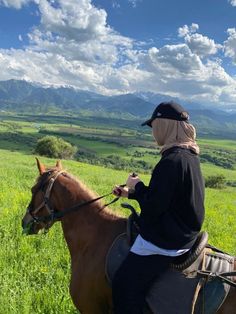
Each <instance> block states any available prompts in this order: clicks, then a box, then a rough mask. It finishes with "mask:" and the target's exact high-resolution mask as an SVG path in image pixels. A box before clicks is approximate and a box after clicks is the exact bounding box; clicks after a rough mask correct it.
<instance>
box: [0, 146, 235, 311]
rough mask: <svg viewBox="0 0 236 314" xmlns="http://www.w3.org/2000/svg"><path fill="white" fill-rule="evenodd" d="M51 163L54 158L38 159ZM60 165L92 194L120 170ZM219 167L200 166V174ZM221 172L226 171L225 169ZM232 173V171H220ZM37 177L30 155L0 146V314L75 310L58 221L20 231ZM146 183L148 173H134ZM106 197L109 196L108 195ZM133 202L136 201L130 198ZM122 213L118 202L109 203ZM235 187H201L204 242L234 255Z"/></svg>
mask: <svg viewBox="0 0 236 314" xmlns="http://www.w3.org/2000/svg"><path fill="white" fill-rule="evenodd" d="M41 160H42V161H43V162H45V164H46V165H50V166H53V165H54V164H55V160H52V159H46V158H42V159H41ZM63 166H64V168H65V169H66V170H67V171H68V172H70V173H72V174H73V175H75V176H76V177H77V178H79V179H81V180H82V181H83V182H84V183H85V184H86V185H87V186H88V187H89V188H91V189H92V190H94V191H96V192H97V193H98V194H104V193H107V192H109V191H110V190H111V189H112V187H113V186H114V184H117V183H118V184H122V183H124V182H125V179H126V177H127V172H126V171H117V170H112V169H108V168H103V167H99V166H93V165H89V164H84V163H80V162H76V161H63ZM208 171H209V173H215V172H217V171H221V169H219V168H218V167H213V166H212V165H211V166H210V168H208V167H207V164H204V165H203V172H204V174H207V173H208ZM225 171H226V170H225ZM231 174H232V175H233V177H236V175H235V170H234V171H231V172H230V171H228V172H226V173H225V175H226V176H227V177H231ZM37 175H38V171H37V168H36V163H35V159H34V156H33V155H29V154H25V153H22V152H10V151H8V150H0V180H1V185H0V238H1V247H0V287H1V293H0V305H1V306H0V314H16V313H20V314H29V313H34V314H39V313H43V314H54V313H55V314H58V313H62V314H64V313H70V314H75V313H78V312H77V311H76V310H75V308H74V306H73V304H72V302H71V300H70V296H69V291H68V283H69V277H70V260H69V254H68V250H67V247H66V244H65V241H64V239H63V235H62V230H61V227H60V223H57V224H55V225H54V226H53V227H52V229H51V230H50V231H49V233H47V234H45V235H38V236H31V237H26V236H23V235H22V229H21V219H22V217H23V215H24V213H25V210H26V207H27V205H28V202H29V200H30V196H31V193H30V188H31V187H32V185H33V184H34V182H35V179H36V177H37ZM140 176H141V177H142V178H143V180H144V181H145V182H146V183H147V182H148V180H149V175H147V174H145V175H144V174H143V175H142V174H140ZM108 199H110V200H111V199H112V196H111V197H109V198H108ZM132 204H133V205H136V208H138V207H137V203H135V202H133V203H132ZM111 210H113V211H115V212H117V213H118V214H119V215H124V216H127V215H128V212H126V211H125V210H122V209H121V207H120V202H118V203H116V204H114V205H112V206H111ZM235 217H236V189H235V188H233V187H227V188H225V189H223V190H214V189H206V221H205V225H204V229H205V230H207V231H208V232H209V235H210V243H211V244H213V245H216V246H218V247H220V248H221V249H223V250H226V251H228V252H229V253H231V254H234V255H236V238H235V232H236V223H235V221H236V219H235Z"/></svg>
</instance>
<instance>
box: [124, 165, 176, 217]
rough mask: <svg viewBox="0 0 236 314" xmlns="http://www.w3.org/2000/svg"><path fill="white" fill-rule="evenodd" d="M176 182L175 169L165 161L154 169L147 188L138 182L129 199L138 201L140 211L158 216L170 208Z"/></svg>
mask: <svg viewBox="0 0 236 314" xmlns="http://www.w3.org/2000/svg"><path fill="white" fill-rule="evenodd" d="M177 180H178V173H177V169H176V167H175V166H174V164H173V162H171V161H170V160H165V161H163V162H162V163H160V164H159V165H158V167H156V168H155V169H154V171H153V174H152V177H151V180H150V184H149V186H145V185H144V183H143V182H138V183H137V184H136V186H135V191H134V193H132V194H129V198H130V199H135V200H137V201H138V203H139V205H140V208H141V211H143V212H150V213H151V212H155V215H160V214H161V213H163V212H164V211H166V210H167V209H168V208H169V207H170V204H171V201H172V199H173V194H174V193H175V191H176V185H177Z"/></svg>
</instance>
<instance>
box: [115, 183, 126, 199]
mask: <svg viewBox="0 0 236 314" xmlns="http://www.w3.org/2000/svg"><path fill="white" fill-rule="evenodd" d="M112 192H113V194H114V195H115V196H120V197H128V195H129V189H128V187H127V186H125V187H122V186H119V185H116V186H115V187H114V189H113V191H112Z"/></svg>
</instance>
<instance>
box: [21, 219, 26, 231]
mask: <svg viewBox="0 0 236 314" xmlns="http://www.w3.org/2000/svg"><path fill="white" fill-rule="evenodd" d="M26 225H27V224H26V222H25V221H24V218H23V219H22V220H21V227H22V228H23V229H25V227H26Z"/></svg>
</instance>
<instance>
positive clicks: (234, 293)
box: [217, 288, 236, 314]
mask: <svg viewBox="0 0 236 314" xmlns="http://www.w3.org/2000/svg"><path fill="white" fill-rule="evenodd" d="M235 313H236V289H233V288H231V289H230V291H229V294H228V296H227V298H226V300H225V302H224V304H223V305H222V306H221V308H220V309H219V311H217V314H235Z"/></svg>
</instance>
